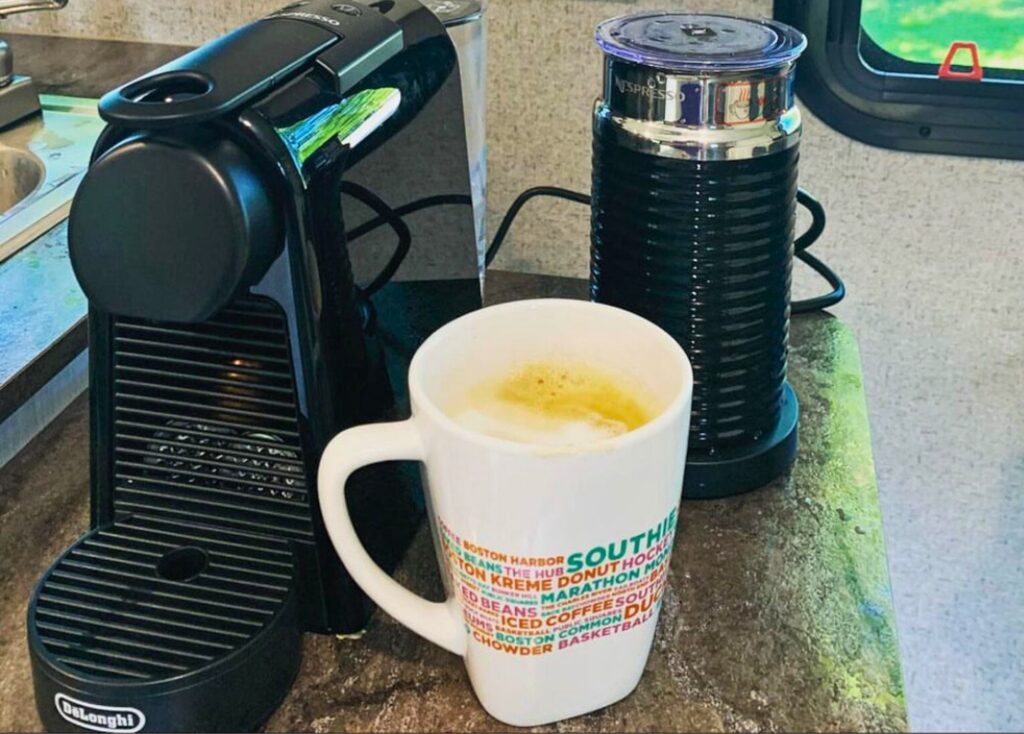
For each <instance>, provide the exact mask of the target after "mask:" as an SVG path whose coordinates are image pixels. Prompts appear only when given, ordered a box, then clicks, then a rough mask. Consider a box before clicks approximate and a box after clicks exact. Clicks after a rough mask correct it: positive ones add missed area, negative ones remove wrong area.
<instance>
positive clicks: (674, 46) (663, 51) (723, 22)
mask: <svg viewBox="0 0 1024 734" xmlns="http://www.w3.org/2000/svg"><path fill="white" fill-rule="evenodd" d="M596 39H597V45H598V46H600V47H601V49H602V50H603V51H604V52H605V53H606V54H609V55H611V56H615V57H618V58H620V59H624V60H626V61H631V62H633V63H636V64H641V65H644V66H651V67H655V68H659V69H668V70H671V71H694V72H711V73H714V72H734V71H747V70H758V69H766V68H770V67H773V66H780V65H782V64H785V63H787V62H790V61H794V60H795V59H796V58H797V57H798V56H799V55H800V54H801V53H802V52H803V50H804V48H806V46H807V39H806V38H804V35H803V34H802V33H801V32H800V31H798V30H796V29H795V28H792V27H790V26H788V25H786V24H785V23H779V22H777V21H774V20H750V19H747V18H737V17H735V16H731V15H714V14H710V13H671V12H650V13H637V14H634V15H624V16H620V17H618V18H612V19H610V20H606V21H604V22H603V23H601V24H599V25H598V26H597V35H596Z"/></svg>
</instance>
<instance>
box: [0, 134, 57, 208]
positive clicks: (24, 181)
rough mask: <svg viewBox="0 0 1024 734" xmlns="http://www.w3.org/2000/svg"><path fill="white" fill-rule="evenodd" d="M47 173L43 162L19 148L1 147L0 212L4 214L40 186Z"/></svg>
mask: <svg viewBox="0 0 1024 734" xmlns="http://www.w3.org/2000/svg"><path fill="white" fill-rule="evenodd" d="M45 175H46V168H44V167H43V162H42V161H41V160H39V159H38V158H36V157H35V156H34V155H33V154H32V153H28V152H26V151H24V150H18V149H17V148H0V214H4V213H6V212H8V211H10V210H11V209H13V208H14V207H15V206H17V205H18V204H19V203H20V202H22V201H24V200H25V199H26V198H27V197H28V196H30V195H31V194H32V193H34V192H35V190H36V189H38V188H39V184H41V183H42V182H43V177H44V176H45Z"/></svg>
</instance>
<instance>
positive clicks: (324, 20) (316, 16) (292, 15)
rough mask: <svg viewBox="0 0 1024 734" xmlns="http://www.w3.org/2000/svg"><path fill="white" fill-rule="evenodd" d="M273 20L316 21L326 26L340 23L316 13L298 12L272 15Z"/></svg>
mask: <svg viewBox="0 0 1024 734" xmlns="http://www.w3.org/2000/svg"><path fill="white" fill-rule="evenodd" d="M274 17H275V18H299V19H301V20H318V21H320V22H321V23H327V24H328V25H333V26H340V25H341V22H340V21H337V20H335V19H334V18H328V17H327V16H326V15H319V14H318V13H303V12H301V11H298V10H293V11H291V12H283V13H274Z"/></svg>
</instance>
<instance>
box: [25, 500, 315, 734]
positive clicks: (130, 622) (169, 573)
mask: <svg viewBox="0 0 1024 734" xmlns="http://www.w3.org/2000/svg"><path fill="white" fill-rule="evenodd" d="M296 606H297V605H296V592H295V566H294V557H293V554H292V551H291V549H290V547H289V543H288V542H287V541H284V540H276V539H273V538H269V539H268V538H266V537H260V536H252V535H246V534H244V533H237V532H233V531H230V530H225V529H223V528H212V527H203V526H196V525H193V524H180V523H175V522H173V521H170V520H168V518H165V517H160V518H157V517H149V516H140V515H134V516H130V517H127V518H124V519H123V520H122V519H119V520H118V521H117V522H115V523H114V524H113V525H108V526H105V527H101V528H98V529H96V530H92V531H90V532H89V533H87V534H86V535H85V536H83V537H82V538H80V539H79V540H78V541H77V542H76V543H75V544H74V545H73V546H71V547H70V548H69V549H68V550H67V551H65V553H64V554H63V555H62V556H61V557H60V558H59V559H58V560H57V562H56V563H54V564H53V566H51V567H50V569H49V570H48V571H47V572H46V574H45V575H44V576H43V577H42V579H41V580H40V581H39V584H38V586H37V587H36V590H35V593H34V594H33V596H32V600H31V603H30V605H29V610H28V641H29V651H30V656H31V662H32V674H33V678H34V682H35V692H36V706H37V708H38V709H39V715H40V717H41V718H42V720H43V723H44V725H45V726H46V728H47V729H48V730H50V731H92V732H96V731H101V732H138V731H166V732H175V731H250V730H255V729H258V728H259V727H260V726H262V724H263V723H264V722H265V721H266V720H267V719H268V718H269V717H270V715H271V713H273V711H274V710H275V709H276V708H277V706H278V705H279V704H280V702H281V700H282V699H283V698H284V696H285V694H286V693H287V692H288V689H289V688H290V687H291V684H292V682H293V681H294V679H295V675H296V673H297V672H298V668H299V659H300V654H301V647H300V640H301V634H300V631H299V627H298V620H297V613H296Z"/></svg>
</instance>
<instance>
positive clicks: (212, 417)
mask: <svg viewBox="0 0 1024 734" xmlns="http://www.w3.org/2000/svg"><path fill="white" fill-rule="evenodd" d="M114 345H115V348H114V374H115V378H114V412H115V423H114V509H115V511H116V512H117V514H118V516H123V515H126V514H133V513H145V514H147V515H153V516H161V517H165V518H168V519H172V520H181V521H185V522H191V523H202V524H207V525H217V526H221V527H229V528H233V529H237V530H241V531H246V532H250V533H256V534H267V535H271V536H274V537H282V536H283V537H290V538H295V539H302V540H308V539H310V538H311V537H312V525H311V518H310V506H309V497H308V493H307V487H306V475H305V465H304V462H303V456H302V445H301V441H300V436H299V426H298V412H297V409H296V392H295V384H294V379H293V376H292V369H291V361H290V357H289V344H288V337H287V329H286V323H285V319H284V314H283V313H282V312H281V310H280V308H279V307H278V306H277V305H276V304H274V303H273V302H271V301H269V300H266V299H259V298H244V299H240V300H238V301H236V302H235V303H233V304H232V305H231V306H230V307H228V308H227V309H225V310H224V311H222V312H221V313H220V314H218V315H217V316H216V317H215V318H214V319H212V320H209V321H205V322H203V323H201V324H166V323H154V322H148V321H143V320H138V319H128V318H119V319H117V320H116V321H115V325H114Z"/></svg>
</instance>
